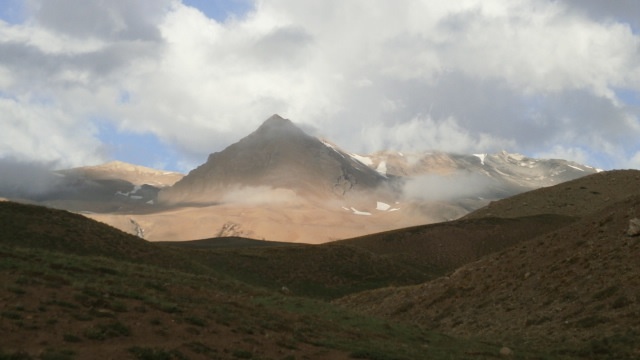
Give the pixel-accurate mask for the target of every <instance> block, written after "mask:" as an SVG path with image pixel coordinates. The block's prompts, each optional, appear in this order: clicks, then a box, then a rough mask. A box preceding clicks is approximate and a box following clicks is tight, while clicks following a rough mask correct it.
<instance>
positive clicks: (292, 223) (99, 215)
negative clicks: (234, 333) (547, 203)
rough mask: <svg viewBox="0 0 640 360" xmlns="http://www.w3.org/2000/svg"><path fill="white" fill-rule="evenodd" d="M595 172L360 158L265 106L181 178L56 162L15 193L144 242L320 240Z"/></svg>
mask: <svg viewBox="0 0 640 360" xmlns="http://www.w3.org/2000/svg"><path fill="white" fill-rule="evenodd" d="M596 172H598V170H597V169H594V168H592V167H589V166H585V165H581V164H577V163H574V162H570V161H566V160H558V159H553V160H546V159H532V158H528V157H525V156H522V155H519V154H510V153H507V152H505V151H503V152H500V153H497V154H468V155H462V154H451V153H444V152H425V153H401V152H395V151H381V152H377V153H374V154H371V155H359V154H354V153H350V152H347V151H344V150H342V149H341V148H340V147H338V146H337V145H335V144H333V143H331V142H330V141H328V140H326V139H318V138H316V137H313V136H310V135H308V134H306V133H305V132H303V131H302V130H301V129H300V128H298V127H297V126H296V125H295V124H294V123H292V122H291V121H290V120H287V119H284V118H282V117H280V116H278V115H274V116H272V117H270V118H269V119H267V120H266V121H265V122H264V123H263V124H262V125H261V126H260V127H259V128H258V129H257V130H256V131H254V132H253V133H251V134H249V135H248V136H247V137H245V138H243V139H241V140H240V141H238V142H237V143H235V144H232V145H230V146H229V147H227V148H226V149H224V150H223V151H221V152H217V153H213V154H211V155H210V156H209V158H208V159H207V161H206V162H205V163H204V164H202V165H201V166H199V167H197V168H196V169H194V170H192V171H191V172H189V174H187V175H186V176H183V175H182V174H178V173H175V172H166V171H161V170H155V169H150V168H145V167H141V166H137V165H132V164H126V163H122V162H111V163H107V164H104V165H100V166H92V167H82V168H75V169H69V170H62V171H58V172H56V173H55V174H54V175H55V176H54V177H53V179H55V181H52V183H55V184H54V185H55V186H51V189H50V190H49V191H48V192H46V193H44V194H39V195H38V196H37V197H35V196H33V197H29V196H24V194H23V195H22V196H20V199H18V200H22V201H29V202H35V203H38V204H43V205H47V206H51V207H56V208H62V209H67V210H72V211H76V212H80V213H84V214H85V215H87V216H90V217H92V218H94V219H97V220H100V221H103V222H106V223H108V224H110V225H112V226H115V227H117V228H120V229H121V230H124V231H127V232H129V233H132V234H136V235H139V236H141V237H145V238H146V239H150V240H192V239H198V238H209V237H215V236H244V237H249V238H254V239H270V240H278V241H291V242H310V243H322V242H327V241H332V240H338V239H342V238H346V237H352V236H358V235H363V234H367V233H373V232H378V231H384V230H390V229H394V228H401V227H406V226H411V225H420V224H426V223H433V222H440V221H446V220H451V219H455V218H459V217H461V216H464V215H465V214H467V213H469V212H470V211H473V210H475V209H478V208H480V207H482V206H484V205H486V204H488V203H489V202H490V201H494V200H498V199H502V198H505V197H509V196H512V195H515V194H518V193H521V192H524V191H528V190H532V189H536V188H540V187H546V186H551V185H555V184H558V183H562V182H565V181H568V180H572V179H576V178H579V177H582V176H584V175H588V174H592V173H596ZM0 196H4V197H6V198H11V199H15V198H16V196H14V194H11V193H4V194H0Z"/></svg>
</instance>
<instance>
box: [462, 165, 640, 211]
mask: <svg viewBox="0 0 640 360" xmlns="http://www.w3.org/2000/svg"><path fill="white" fill-rule="evenodd" d="M639 184H640V171H638V170H614V171H606V172H600V173H597V174H593V175H589V176H585V177H582V178H579V179H576V180H572V181H568V182H565V183H561V184H558V185H554V186H550V187H546V188H541V189H538V190H534V191H529V192H526V193H522V194H519V195H515V196H512V197H509V198H506V199H503V200H500V201H495V202H492V203H490V204H489V205H488V206H486V207H483V208H481V209H478V210H476V211H474V212H472V213H470V214H468V215H467V216H465V217H464V218H465V219H473V218H481V217H486V216H496V217H503V218H514V217H520V216H530V215H538V214H558V215H568V216H584V215H587V214H590V213H593V212H595V211H597V210H599V209H602V208H605V207H607V206H610V205H611V204H613V203H615V202H617V201H621V200H624V199H626V198H628V197H629V196H631V195H640V185H639Z"/></svg>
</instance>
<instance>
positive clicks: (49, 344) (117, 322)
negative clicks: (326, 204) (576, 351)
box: [0, 202, 500, 359]
mask: <svg viewBox="0 0 640 360" xmlns="http://www.w3.org/2000/svg"><path fill="white" fill-rule="evenodd" d="M0 209H1V211H0V218H1V219H2V222H1V223H0V234H1V236H0V259H1V260H2V261H0V284H1V285H0V299H1V301H0V359H298V358H300V359H348V358H361V359H391V358H394V359H421V358H423V359H449V358H451V356H453V357H455V358H462V357H465V356H467V355H468V354H472V355H471V356H473V358H477V359H484V358H490V357H491V356H492V355H495V354H497V353H498V351H499V349H500V345H499V344H487V343H479V342H476V341H472V340H460V339H454V338H451V337H448V336H441V335H439V334H436V333H432V332H428V331H424V330H422V329H420V328H418V327H415V326H411V325H409V326H405V325H401V324H395V323H393V322H388V321H383V320H378V319H375V318H372V317H364V316H359V315H356V314H353V313H351V312H349V311H345V310H341V309H339V308H337V307H335V306H332V305H330V304H327V303H324V302H320V301H316V300H311V299H305V298H301V297H296V296H292V295H285V294H281V293H279V292H275V291H272V290H267V289H264V288H259V287H254V286H250V285H247V284H244V283H242V282H239V281H237V280H234V279H233V278H231V277H230V276H228V275H227V274H225V273H223V272H217V271H215V270H213V269H210V268H207V267H204V266H200V265H197V264H203V262H202V261H203V260H202V259H198V257H197V256H196V254H198V253H200V252H198V251H189V250H184V249H173V248H165V247H160V246H157V245H153V244H149V243H145V242H144V241H142V240H140V239H137V238H135V237H132V236H128V235H125V234H122V233H121V232H119V231H117V230H114V229H111V228H109V227H107V226H104V225H102V224H98V223H95V222H93V221H91V220H88V219H85V218H83V217H80V216H77V215H73V214H70V213H68V212H65V211H59V210H51V209H43V208H39V207H34V206H26V205H20V204H12V203H6V202H3V203H0ZM204 252H205V253H206V251H204ZM228 256H233V255H232V254H228ZM187 258H193V262H192V263H190V262H189V261H188V260H187ZM332 260H334V261H335V260H338V259H335V258H333V259H332ZM182 262H184V263H185V264H187V265H186V266H179V265H176V264H179V263H182ZM333 265H334V266H336V267H338V268H341V264H340V263H339V262H334V263H333Z"/></svg>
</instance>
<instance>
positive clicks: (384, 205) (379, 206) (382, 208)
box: [376, 201, 391, 211]
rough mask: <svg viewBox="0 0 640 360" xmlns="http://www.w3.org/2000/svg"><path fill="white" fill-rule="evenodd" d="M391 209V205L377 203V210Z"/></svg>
mask: <svg viewBox="0 0 640 360" xmlns="http://www.w3.org/2000/svg"><path fill="white" fill-rule="evenodd" d="M390 208H391V205H389V204H387V203H383V202H382V201H378V202H376V210H380V211H387V210H389V209H390Z"/></svg>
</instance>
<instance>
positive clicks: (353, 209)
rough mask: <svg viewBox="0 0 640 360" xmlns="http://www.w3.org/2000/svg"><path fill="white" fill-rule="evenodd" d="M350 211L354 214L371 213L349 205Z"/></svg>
mask: <svg viewBox="0 0 640 360" xmlns="http://www.w3.org/2000/svg"><path fill="white" fill-rule="evenodd" d="M351 211H353V213H354V215H366V216H368V215H371V213H370V212H367V211H359V210H357V209H356V208H354V207H351Z"/></svg>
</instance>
